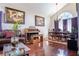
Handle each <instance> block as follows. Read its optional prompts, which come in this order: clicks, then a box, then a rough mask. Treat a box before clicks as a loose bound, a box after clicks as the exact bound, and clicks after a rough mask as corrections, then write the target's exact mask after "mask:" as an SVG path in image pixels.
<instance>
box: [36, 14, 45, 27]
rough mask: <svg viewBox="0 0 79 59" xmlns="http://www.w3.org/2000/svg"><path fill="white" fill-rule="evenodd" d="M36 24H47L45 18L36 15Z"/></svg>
mask: <svg viewBox="0 0 79 59" xmlns="http://www.w3.org/2000/svg"><path fill="white" fill-rule="evenodd" d="M35 26H45V18H44V17H42V16H37V15H35Z"/></svg>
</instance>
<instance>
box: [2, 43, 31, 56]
mask: <svg viewBox="0 0 79 59" xmlns="http://www.w3.org/2000/svg"><path fill="white" fill-rule="evenodd" d="M12 48H14V47H13V46H12V44H11V43H10V44H4V47H3V55H4V56H18V54H14V55H12V54H13V53H14V51H12ZM15 48H16V49H17V50H15V51H16V52H17V53H19V52H20V51H19V49H20V48H24V51H25V53H24V56H25V55H27V56H28V55H29V50H30V48H28V47H27V46H26V45H24V44H23V43H21V42H19V43H18V44H17V45H16V47H15ZM19 55H20V54H19ZM20 56H21V55H20Z"/></svg>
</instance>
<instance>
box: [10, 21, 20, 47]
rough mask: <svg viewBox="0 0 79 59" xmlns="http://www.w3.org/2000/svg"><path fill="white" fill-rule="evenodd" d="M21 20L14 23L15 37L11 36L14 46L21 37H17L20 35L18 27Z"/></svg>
mask: <svg viewBox="0 0 79 59" xmlns="http://www.w3.org/2000/svg"><path fill="white" fill-rule="evenodd" d="M19 22H20V21H16V22H15V23H14V24H13V30H14V37H12V38H11V43H12V45H13V46H16V44H17V43H18V41H19V39H18V37H17V35H18V28H19V27H20V26H19Z"/></svg>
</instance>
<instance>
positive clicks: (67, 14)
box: [58, 12, 73, 32]
mask: <svg viewBox="0 0 79 59" xmlns="http://www.w3.org/2000/svg"><path fill="white" fill-rule="evenodd" d="M72 17H73V16H72V14H71V13H70V12H63V13H62V14H60V15H59V16H58V19H59V28H60V29H61V30H62V31H63V20H64V19H67V31H69V32H71V18H72Z"/></svg>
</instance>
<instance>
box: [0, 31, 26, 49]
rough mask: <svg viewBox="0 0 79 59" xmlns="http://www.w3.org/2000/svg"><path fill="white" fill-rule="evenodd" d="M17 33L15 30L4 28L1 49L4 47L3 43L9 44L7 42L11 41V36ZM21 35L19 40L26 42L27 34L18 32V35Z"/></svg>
mask: <svg viewBox="0 0 79 59" xmlns="http://www.w3.org/2000/svg"><path fill="white" fill-rule="evenodd" d="M14 35H15V33H14V31H13V30H2V31H1V32H0V50H2V49H3V45H4V44H7V43H11V37H13V36H14ZM17 36H18V37H19V41H21V42H23V43H25V36H24V35H21V33H20V34H18V35H17Z"/></svg>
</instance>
